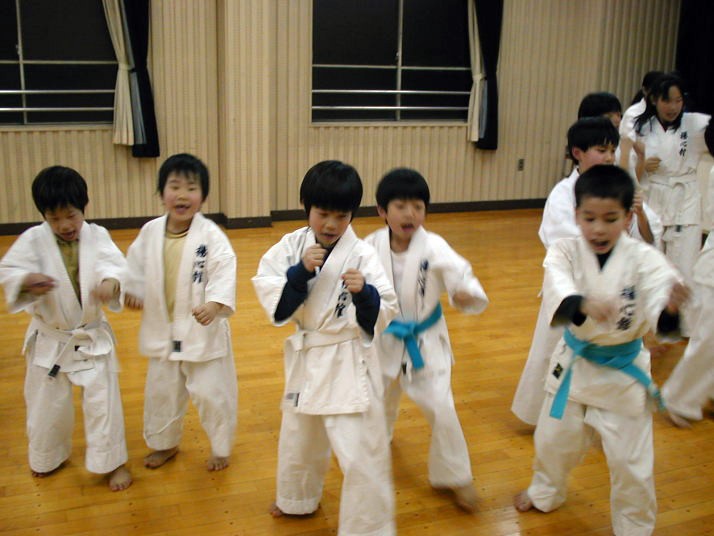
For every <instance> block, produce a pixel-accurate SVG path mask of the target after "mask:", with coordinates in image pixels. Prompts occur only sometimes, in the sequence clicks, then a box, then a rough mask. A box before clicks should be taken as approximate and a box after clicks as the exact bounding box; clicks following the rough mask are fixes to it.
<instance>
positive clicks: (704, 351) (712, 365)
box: [662, 233, 714, 421]
mask: <svg viewBox="0 0 714 536" xmlns="http://www.w3.org/2000/svg"><path fill="white" fill-rule="evenodd" d="M693 279H694V292H693V293H692V297H693V300H694V307H693V308H692V315H691V317H690V320H691V331H690V334H689V335H690V336H689V342H688V343H687V348H686V350H685V351H684V355H683V356H682V357H681V359H680V360H679V362H678V363H677V366H676V367H674V370H673V371H672V374H671V375H670V376H669V378H667V381H666V382H665V383H664V385H663V386H662V395H663V396H664V399H665V402H666V404H667V408H668V409H670V410H672V411H673V412H674V413H676V414H678V415H682V416H683V417H686V418H687V419H692V420H696V421H699V420H701V419H702V407H703V406H704V405H705V404H706V402H707V400H708V399H710V398H714V325H713V319H714V235H713V234H712V233H709V237H708V238H707V242H706V244H704V248H703V249H702V252H701V253H700V254H699V258H698V259H697V262H696V264H695V265H694V271H693Z"/></svg>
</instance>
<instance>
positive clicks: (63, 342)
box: [0, 166, 132, 491]
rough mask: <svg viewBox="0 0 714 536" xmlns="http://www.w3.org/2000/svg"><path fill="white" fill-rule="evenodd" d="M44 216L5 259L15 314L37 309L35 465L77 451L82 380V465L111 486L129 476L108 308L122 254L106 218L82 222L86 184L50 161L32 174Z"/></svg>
mask: <svg viewBox="0 0 714 536" xmlns="http://www.w3.org/2000/svg"><path fill="white" fill-rule="evenodd" d="M32 198H33V200H34V201H35V205H36V206H37V209H38V210H39V211H40V213H41V214H42V216H43V218H44V219H45V222H44V223H43V224H41V225H38V226H35V227H31V228H30V229H28V230H27V231H25V232H24V233H22V234H21V235H20V236H19V237H18V239H17V240H16V241H15V243H14V244H13V245H12V246H11V247H10V249H9V251H8V252H7V254H6V255H5V257H4V258H3V259H2V261H1V262H0V283H2V285H3V286H4V288H5V298H6V300H7V304H8V310H9V311H10V312H11V313H15V312H19V311H27V313H29V314H30V315H31V316H32V320H31V321H30V325H29V327H28V328H27V334H26V335H25V345H24V348H23V351H24V353H25V358H26V361H27V373H26V375H25V403H26V405H27V437H28V439H29V458H30V469H31V470H32V474H33V475H34V476H36V477H44V476H47V475H49V474H50V473H52V472H53V471H55V470H57V469H59V468H60V467H61V466H62V464H63V463H64V462H65V461H66V460H67V459H68V458H69V456H70V453H71V452H72V428H73V427H74V406H73V403H72V386H73V385H76V386H78V387H81V389H82V413H83V415H84V433H85V439H86V443H87V449H86V453H85V465H86V467H87V470H88V471H90V472H92V473H99V474H106V475H108V483H109V488H110V489H111V490H112V491H120V490H123V489H126V488H128V487H129V486H130V485H131V482H132V478H131V474H130V473H129V470H128V469H127V468H126V467H125V466H124V464H125V463H126V461H127V459H128V455H127V449H126V441H125V438H124V414H123V412H122V405H121V396H120V393H119V380H118V370H119V363H118V361H117V356H116V350H115V347H114V346H115V341H114V333H113V332H112V329H111V327H110V326H109V323H108V322H107V319H106V317H105V315H104V312H103V311H102V305H103V304H105V303H106V304H107V305H108V306H109V308H110V309H111V310H112V311H119V310H120V309H121V301H120V293H121V283H120V281H121V278H122V274H123V272H124V270H125V267H126V261H125V260H124V255H122V253H121V251H119V248H117V247H116V245H115V244H114V242H112V239H111V237H110V236H109V233H108V232H107V230H106V229H105V228H104V227H100V226H98V225H95V224H90V223H87V222H85V221H84V209H85V207H86V206H87V203H88V202H89V197H88V195H87V183H86V182H85V181H84V179H83V178H82V176H81V175H80V174H79V173H77V172H76V171H75V170H73V169H70V168H66V167H62V166H52V167H49V168H46V169H44V170H42V171H41V172H40V173H39V174H38V175H37V177H36V178H35V180H34V182H33V183H32Z"/></svg>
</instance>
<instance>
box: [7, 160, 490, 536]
mask: <svg viewBox="0 0 714 536" xmlns="http://www.w3.org/2000/svg"><path fill="white" fill-rule="evenodd" d="M32 191H33V198H34V200H35V203H36V205H37V208H38V210H39V211H40V213H41V214H42V215H43V218H44V219H45V222H44V223H43V224H41V225H38V226H36V227H32V228H30V229H29V230H27V231H26V232H24V233H23V234H22V235H20V237H19V238H18V239H17V240H16V242H15V243H14V244H13V245H12V246H11V247H10V249H9V250H8V252H7V254H6V255H5V256H4V257H3V259H2V261H0V283H2V284H3V285H4V288H5V296H6V300H7V303H8V308H9V310H10V312H18V311H21V310H25V311H27V312H28V313H29V314H30V315H31V316H32V321H31V322H30V326H29V328H28V330H27V334H26V338H25V347H24V353H25V356H26V361H27V373H26V385H25V401H26V404H27V408H28V413H27V431H28V437H29V443H30V444H29V452H30V454H29V459H30V468H31V470H32V473H33V475H35V476H37V477H42V476H46V475H48V474H50V473H52V472H53V471H55V470H57V469H58V468H60V467H61V466H62V464H63V463H64V462H65V461H66V460H67V459H68V457H69V455H70V452H71V434H72V422H73V420H72V419H73V416H72V412H73V404H72V385H79V386H81V387H82V396H83V412H84V419H85V432H86V434H85V435H86V445H87V448H86V467H87V469H88V470H89V471H91V472H94V473H99V474H107V475H108V484H109V487H110V488H111V489H112V490H114V491H119V490H123V489H126V488H127V487H128V486H129V485H131V482H132V477H131V474H130V473H129V471H128V469H127V468H126V467H125V463H126V461H127V448H126V442H125V437H124V422H123V412H122V407H121V398H120V392H119V383H118V361H117V357H116V351H115V341H114V335H113V333H112V330H111V328H110V326H109V324H108V323H107V320H106V317H105V316H104V314H103V312H102V306H103V305H104V304H107V305H108V306H109V307H110V308H111V309H112V310H120V309H121V306H122V304H123V305H126V306H127V307H129V308H131V309H143V314H142V320H141V327H140V331H139V348H140V351H141V353H142V354H143V355H145V356H146V357H148V358H149V365H148V369H147V375H146V387H145V403H144V439H145V441H146V443H147V445H148V446H149V448H150V449H151V452H150V453H149V454H148V455H147V456H146V457H145V458H144V465H145V466H146V467H148V468H158V467H160V466H161V465H163V464H164V463H166V462H167V461H168V460H170V459H171V458H172V457H174V456H175V455H176V454H177V452H178V448H179V443H180V440H181V433H182V423H183V417H184V414H185V412H186V409H187V404H188V400H189V398H190V399H191V400H192V401H193V402H194V404H195V405H196V407H197V409H198V413H199V417H200V421H201V424H202V426H203V428H204V430H205V431H206V433H207V435H208V438H209V441H210V444H211V457H210V459H209V460H208V463H207V467H208V469H209V470H221V469H223V468H225V467H226V466H227V465H228V463H229V455H230V451H231V446H232V443H233V437H234V433H235V428H236V414H237V390H238V389H237V381H236V373H235V365H234V359H233V352H232V346H231V334H230V328H229V324H228V317H229V316H230V315H231V314H232V313H233V312H234V310H235V289H236V257H235V254H234V252H233V249H232V247H231V245H230V242H229V240H228V238H227V237H226V236H225V234H224V233H223V232H222V231H221V230H220V229H219V228H218V226H217V225H215V224H214V223H213V222H212V221H210V220H208V219H207V218H205V217H204V216H203V215H202V214H201V212H200V209H201V205H202V203H203V202H204V200H205V199H206V196H207V195H208V191H209V175H208V170H207V168H206V166H205V165H204V164H203V162H201V161H200V160H199V159H198V158H196V157H194V156H192V155H189V154H178V155H174V156H172V157H170V158H168V159H167V160H166V161H165V162H164V163H163V164H162V166H161V168H160V170H159V174H158V187H157V191H158V193H159V195H160V197H161V199H162V202H163V204H164V207H165V214H164V215H163V216H161V217H159V218H156V219H153V220H151V221H149V222H148V223H147V224H145V225H144V226H143V227H142V229H141V231H140V232H139V235H138V236H137V238H136V239H135V240H134V242H133V243H132V244H131V246H130V247H129V250H128V253H127V256H126V259H125V258H124V256H123V255H122V253H121V252H120V251H119V249H118V248H117V247H116V245H115V244H114V243H113V242H112V240H111V238H110V237H109V234H108V232H107V231H106V230H105V229H104V228H102V227H100V226H97V225H95V224H89V223H87V222H85V221H84V209H85V207H86V205H87V203H88V195H87V185H86V182H85V181H84V179H83V178H82V177H81V176H80V175H79V174H78V173H77V172H76V171H74V170H72V169H69V168H66V167H62V166H53V167H50V168H47V169H45V170H43V171H42V172H40V174H39V175H38V176H37V177H36V178H35V180H34V182H33V185H32ZM361 199H362V181H361V179H360V177H359V175H358V173H357V171H356V170H355V169H354V168H353V167H352V166H350V165H347V164H344V163H342V162H338V161H324V162H320V163H319V164H317V165H315V166H313V167H312V168H311V169H310V170H309V171H308V172H307V174H306V175H305V177H304V179H303V181H302V185H301V188H300V200H301V203H302V204H303V206H304V207H305V211H306V215H307V223H308V225H307V226H306V227H303V228H301V229H298V230H297V231H295V232H293V233H290V234H288V235H286V236H285V237H283V239H282V240H281V241H280V242H279V243H278V244H276V245H275V246H273V247H272V248H271V249H270V250H269V251H268V252H267V253H266V254H265V255H264V257H263V258H262V259H261V261H260V264H259V267H258V272H257V274H256V276H255V277H254V278H253V284H254V286H255V289H256V292H257V295H258V298H259V301H260V303H261V304H262V306H263V307H264V308H265V310H266V312H267V313H268V316H269V318H270V320H271V321H272V322H273V323H274V324H275V325H282V324H285V323H287V322H289V321H292V322H294V323H295V325H296V327H297V329H296V332H295V334H294V335H292V336H290V337H289V338H288V339H287V340H286V343H285V391H284V396H283V401H282V410H283V418H282V423H281V429H280V439H279V446H278V470H277V492H276V501H275V504H274V505H273V506H272V507H271V514H272V515H273V516H276V517H277V516H281V515H284V514H285V515H304V514H310V513H312V512H314V511H315V510H316V509H317V508H318V505H319V501H320V498H321V495H322V486H323V481H324V477H325V473H326V471H327V468H328V465H329V460H330V456H331V453H332V452H333V451H334V453H335V455H336V457H337V459H338V461H339V464H340V468H341V469H342V472H343V486H342V487H343V491H342V500H341V507H340V516H339V517H340V520H339V525H340V534H375V535H377V534H394V533H395V532H396V527H395V519H394V497H393V495H394V492H393V487H392V477H391V456H390V446H389V444H390V441H391V435H392V431H393V426H394V421H395V419H396V414H397V409H398V402H399V396H400V393H401V391H402V390H404V391H406V393H407V395H408V396H409V397H410V398H412V399H413V400H414V401H415V402H416V403H417V405H418V406H419V407H420V408H421V409H422V410H423V411H424V413H425V415H426V416H427V419H428V421H429V424H430V425H431V427H432V441H431V446H430V452H429V480H430V482H431V484H432V485H433V486H434V487H437V488H446V489H449V490H451V491H452V492H453V496H454V501H455V503H456V504H457V505H458V506H460V507H461V508H463V509H464V510H467V511H469V512H472V511H473V510H474V509H475V505H476V492H475V489H474V486H473V483H472V480H473V477H472V473H471V464H470V459H469V454H468V449H467V445H466V440H465V437H464V434H463V431H462V429H461V425H460V423H459V420H458V417H457V415H456V408H455V405H454V399H453V394H452V391H451V366H452V361H453V356H452V352H451V346H450V343H449V339H448V332H447V328H446V323H445V320H444V317H443V314H442V310H441V306H440V302H439V299H440V296H441V294H442V293H443V292H444V291H446V292H447V293H448V294H449V300H450V302H451V303H452V304H453V305H454V306H455V307H457V308H459V309H461V310H463V311H465V312H467V313H479V312H481V311H483V309H484V308H485V307H486V305H487V304H488V298H487V297H486V294H485V292H484V290H483V288H482V287H481V284H480V283H479V281H478V279H477V278H476V277H475V276H474V274H473V272H472V270H471V266H470V264H469V263H468V261H466V260H465V259H464V258H463V257H461V256H459V255H458V254H457V253H456V252H455V251H454V250H453V249H452V248H451V247H450V246H449V245H448V244H447V242H446V241H445V240H444V239H443V238H441V237H439V236H438V235H436V234H433V233H429V232H427V231H426V230H425V229H424V228H423V223H424V219H425V217H426V213H427V209H428V206H429V199H430V196H429V187H428V185H427V182H426V180H425V179H424V178H423V177H422V176H421V175H420V174H419V173H418V172H417V171H414V170H411V169H406V168H400V169H396V170H393V171H392V172H390V173H388V174H387V175H386V176H385V177H384V178H383V179H382V181H381V182H380V184H379V188H378V192H377V201H378V205H379V208H378V210H379V214H380V215H381V216H382V217H383V218H384V219H385V221H386V223H387V224H388V227H387V228H385V229H383V230H380V231H378V232H376V233H374V234H373V235H371V236H370V237H368V238H367V239H366V240H361V239H359V238H358V237H357V236H356V235H355V233H354V231H353V230H352V227H351V222H352V219H353V217H354V215H355V213H356V211H357V209H358V208H359V206H360V202H361ZM385 399H386V400H388V403H387V405H386V411H385V405H384V404H383V400H385Z"/></svg>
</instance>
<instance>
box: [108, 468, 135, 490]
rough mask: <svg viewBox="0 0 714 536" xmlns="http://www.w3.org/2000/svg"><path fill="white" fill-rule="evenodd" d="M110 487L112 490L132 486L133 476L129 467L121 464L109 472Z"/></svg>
mask: <svg viewBox="0 0 714 536" xmlns="http://www.w3.org/2000/svg"><path fill="white" fill-rule="evenodd" d="M107 480H108V482H109V489H110V490H112V491H122V490H125V489H126V488H128V487H129V486H131V483H132V478H131V473H130V472H129V469H127V468H126V466H125V465H120V466H119V467H117V468H116V469H114V470H113V471H112V472H111V473H109V475H108V478H107Z"/></svg>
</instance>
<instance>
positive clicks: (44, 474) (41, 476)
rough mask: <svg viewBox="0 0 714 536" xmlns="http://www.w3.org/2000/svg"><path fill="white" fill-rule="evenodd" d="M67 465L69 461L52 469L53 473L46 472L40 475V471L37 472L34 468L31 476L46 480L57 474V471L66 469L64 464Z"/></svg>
mask: <svg viewBox="0 0 714 536" xmlns="http://www.w3.org/2000/svg"><path fill="white" fill-rule="evenodd" d="M65 463H67V460H65V461H63V462H62V463H61V464H59V465H58V466H57V467H55V468H54V469H52V470H51V471H46V472H44V473H40V472H39V471H35V470H33V469H32V468H30V474H32V476H34V477H35V478H45V477H46V476H50V475H53V474H55V473H56V472H57V471H59V470H60V469H62V468H63V467H64V464H65Z"/></svg>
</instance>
